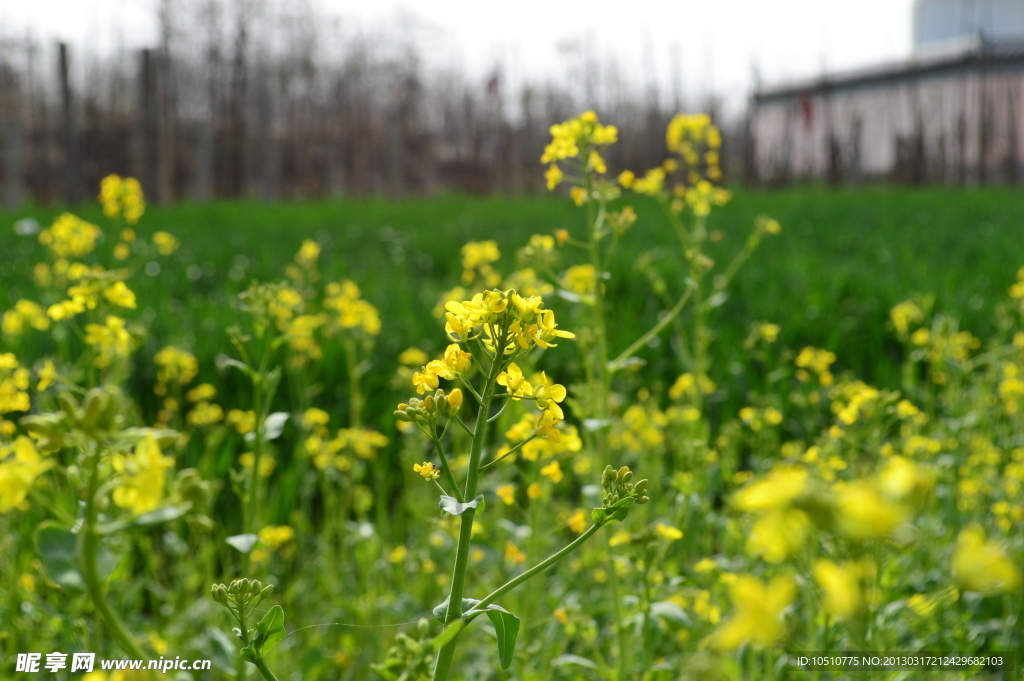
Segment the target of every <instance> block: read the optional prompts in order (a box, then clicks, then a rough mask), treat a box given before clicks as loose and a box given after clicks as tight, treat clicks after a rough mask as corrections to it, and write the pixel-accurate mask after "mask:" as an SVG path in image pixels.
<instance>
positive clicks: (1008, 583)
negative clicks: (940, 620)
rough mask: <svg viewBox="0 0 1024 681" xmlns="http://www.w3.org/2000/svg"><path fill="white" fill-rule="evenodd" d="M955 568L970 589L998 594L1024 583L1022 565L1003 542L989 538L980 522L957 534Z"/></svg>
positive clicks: (956, 573)
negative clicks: (1008, 554) (1009, 554)
mask: <svg viewBox="0 0 1024 681" xmlns="http://www.w3.org/2000/svg"><path fill="white" fill-rule="evenodd" d="M952 569H953V577H954V578H956V580H957V582H959V583H960V585H961V586H963V588H964V589H966V590H968V591H977V592H979V593H982V594H995V593H1000V592H1003V591H1017V590H1019V589H1020V586H1021V573H1020V567H1019V566H1018V565H1017V564H1016V563H1014V561H1013V560H1011V559H1010V558H1009V557H1008V556H1007V555H1006V552H1005V551H1004V550H1003V548H1002V547H1001V546H999V544H997V543H996V542H994V541H991V540H987V539H986V538H985V531H984V530H983V529H982V528H981V527H980V526H978V525H971V526H969V527H966V528H964V529H963V530H962V531H961V532H960V536H959V537H957V540H956V547H955V548H954V549H953V560H952Z"/></svg>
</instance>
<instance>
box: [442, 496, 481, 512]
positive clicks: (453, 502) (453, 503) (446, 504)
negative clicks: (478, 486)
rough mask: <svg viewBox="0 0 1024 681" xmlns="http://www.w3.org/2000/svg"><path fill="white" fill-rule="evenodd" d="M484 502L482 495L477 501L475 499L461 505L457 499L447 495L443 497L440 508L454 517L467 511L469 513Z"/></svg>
mask: <svg viewBox="0 0 1024 681" xmlns="http://www.w3.org/2000/svg"><path fill="white" fill-rule="evenodd" d="M483 500H484V495H483V494H481V495H479V496H478V497H477V498H476V499H473V500H472V501H467V502H466V503H461V502H460V501H459V500H458V499H456V498H455V497H450V496H448V495H447V494H443V495H441V504H440V506H441V510H442V511H445V512H446V513H450V514H452V515H462V514H463V513H465V512H466V511H468V510H469V509H471V508H477V507H478V506H479V505H480V503H481V502H482V501H483Z"/></svg>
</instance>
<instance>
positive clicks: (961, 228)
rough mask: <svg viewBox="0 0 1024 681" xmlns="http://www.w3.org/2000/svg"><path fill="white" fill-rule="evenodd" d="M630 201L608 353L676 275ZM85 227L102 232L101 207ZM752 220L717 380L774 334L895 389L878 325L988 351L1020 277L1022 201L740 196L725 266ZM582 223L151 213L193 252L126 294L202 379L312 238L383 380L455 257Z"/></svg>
mask: <svg viewBox="0 0 1024 681" xmlns="http://www.w3.org/2000/svg"><path fill="white" fill-rule="evenodd" d="M631 203H632V204H633V205H634V206H635V207H636V209H637V211H638V212H639V214H640V220H639V221H638V222H637V224H636V225H635V226H634V227H633V228H632V230H631V232H630V233H629V234H628V235H627V236H626V238H625V239H624V242H623V246H622V247H621V251H620V253H619V255H618V257H617V258H616V261H615V262H616V265H617V268H616V269H615V271H613V272H612V273H611V274H612V279H611V281H610V283H609V287H610V293H609V296H610V297H611V298H612V299H613V300H615V301H616V304H617V305H618V304H620V303H621V305H622V309H623V310H624V313H623V314H622V315H621V318H620V319H618V320H617V323H616V325H614V326H613V328H612V329H611V330H610V333H611V334H612V347H621V345H623V344H624V343H625V342H627V341H628V340H629V339H632V338H635V337H636V336H637V335H639V333H640V332H641V331H642V330H644V329H646V328H648V327H649V326H650V325H651V324H652V323H653V321H654V320H655V319H656V314H657V312H658V310H657V309H655V308H654V307H653V306H652V304H651V303H650V302H649V301H650V298H651V296H650V290H649V287H648V286H647V284H646V282H645V280H644V278H643V277H638V276H635V275H636V271H635V268H633V267H632V265H633V263H634V262H635V261H636V258H637V257H638V256H639V255H640V254H641V253H643V252H645V251H649V250H650V251H653V252H654V253H655V254H656V255H658V259H657V260H656V266H657V267H658V268H659V269H661V270H662V271H663V272H664V274H665V276H666V277H667V278H669V280H670V281H671V277H672V276H673V275H676V276H677V277H678V274H679V272H680V269H681V268H680V265H679V261H678V256H677V249H676V248H675V247H674V242H673V241H672V239H671V234H670V232H669V231H668V228H667V225H666V222H665V220H664V218H663V217H662V213H661V211H660V209H659V208H658V207H657V206H656V205H655V204H654V203H653V202H650V203H648V202H647V201H645V200H644V199H643V198H641V197H636V198H635V200H632V201H631ZM59 212H60V209H58V208H49V207H47V208H43V207H28V208H25V209H23V210H19V211H16V212H6V213H0V224H2V225H11V224H13V222H14V220H16V219H18V218H21V217H33V218H35V219H37V220H39V221H40V223H41V224H42V225H43V226H45V225H46V224H48V222H49V221H50V220H52V219H53V217H54V216H55V215H57V214H58V213H59ZM78 212H79V213H80V214H81V215H82V216H83V217H85V218H86V219H93V220H100V219H101V217H100V213H99V209H98V207H96V206H92V205H90V206H87V207H83V209H82V210H81V211H78ZM759 214H767V215H769V216H772V217H775V218H776V219H778V220H779V221H780V222H781V223H782V225H783V233H782V234H781V235H780V236H779V237H778V238H774V239H770V240H768V241H766V242H765V243H764V244H762V246H761V249H760V251H759V253H758V254H757V255H756V256H755V257H754V258H752V259H751V261H750V262H749V263H748V264H747V265H746V266H745V267H744V268H743V269H742V270H741V271H740V274H739V276H738V278H737V280H736V282H735V285H734V286H732V287H731V289H730V297H729V300H728V301H727V302H726V304H725V305H724V306H723V307H722V308H721V309H720V310H719V318H718V320H717V322H716V326H717V329H716V330H717V333H718V334H719V335H718V338H717V340H716V343H715V345H714V353H715V368H714V370H713V371H712V373H713V375H714V377H715V378H724V377H725V376H726V375H727V373H726V372H727V369H728V363H729V361H730V360H734V359H736V358H737V356H738V354H739V353H741V352H742V348H741V342H740V341H741V340H742V339H743V338H745V337H746V335H747V333H748V330H749V326H750V324H751V323H753V322H755V321H759V320H760V321H770V322H775V323H777V324H779V325H780V326H781V329H782V330H781V335H780V338H781V340H782V343H783V344H784V345H787V346H789V347H792V348H795V349H799V348H801V347H803V346H806V345H812V346H818V347H825V348H828V349H830V350H832V351H834V352H836V354H837V355H838V357H839V359H838V363H837V366H838V368H839V370H840V371H842V370H847V369H848V370H850V371H851V372H853V373H854V374H856V375H857V376H859V377H861V378H862V379H863V380H865V381H868V382H869V383H873V384H876V385H879V386H885V387H894V386H896V384H897V383H898V378H899V376H898V371H897V367H898V365H899V363H900V361H901V360H902V358H901V356H900V350H899V347H898V345H897V344H895V342H894V339H893V337H892V334H891V332H890V331H889V330H888V329H887V326H886V320H887V315H888V311H889V309H890V308H891V307H892V306H893V305H895V304H896V303H898V302H899V301H901V300H904V299H905V298H907V297H908V296H910V295H911V294H914V293H933V294H935V296H936V308H937V309H940V310H942V309H948V310H954V309H955V310H957V311H958V313H959V314H960V316H961V317H962V319H963V323H964V326H965V328H968V329H971V330H972V331H974V333H975V334H976V335H981V336H983V337H984V336H985V335H987V334H988V332H990V331H991V330H992V329H991V326H990V324H991V319H992V310H993V307H994V305H995V304H996V302H997V301H999V300H1001V299H1002V298H1003V297H1004V295H1005V292H1006V289H1007V287H1008V286H1009V285H1010V284H1011V283H1012V282H1013V279H1014V274H1015V272H1016V270H1017V268H1018V267H1019V266H1020V265H1021V264H1024V248H1021V243H1022V239H1024V193H1022V192H1020V191H1018V190H1016V189H1000V188H985V189H969V190H959V189H945V188H941V189H940V188H930V189H898V188H867V189H862V190H853V189H845V190H830V189H824V188H797V189H789V190H784V191H774V192H751V191H738V192H737V193H736V195H735V197H734V199H733V201H732V202H731V203H730V204H729V205H727V206H726V207H725V208H722V209H720V210H718V211H716V212H715V214H714V216H713V218H712V222H711V225H710V226H711V228H713V229H719V230H721V231H722V232H723V233H724V235H725V238H724V240H723V241H722V243H721V244H720V247H721V248H720V250H721V252H723V253H730V252H733V251H734V250H735V249H736V247H737V245H739V244H742V241H743V239H745V238H746V235H747V233H748V232H749V230H750V227H751V225H752V224H753V220H754V218H755V217H756V216H757V215H759ZM582 220H583V218H582V214H581V213H580V212H579V211H578V210H577V209H575V207H574V206H573V205H572V203H571V202H569V201H565V200H560V199H557V198H549V197H543V198H529V197H523V198H508V197H490V198H478V197H466V196H442V197H437V198H431V199H405V200H402V201H386V200H382V199H381V200H362V201H356V200H342V199H339V200H334V201H321V202H303V203H273V204H261V203H255V202H249V203H228V202H216V203H211V204H183V205H176V206H170V207H152V208H150V209H149V211H148V213H147V215H146V219H145V221H144V223H143V224H144V229H145V231H148V232H152V231H157V230H166V231H169V232H171V233H173V234H174V235H176V236H177V237H178V238H179V239H180V240H181V242H182V244H183V246H182V248H181V249H180V250H179V251H178V252H177V253H175V254H174V256H172V258H171V259H170V260H169V261H166V262H164V264H163V270H162V272H161V273H160V274H159V275H158V276H156V277H139V278H138V279H136V280H135V283H134V287H135V288H136V289H137V292H138V294H139V296H140V298H141V299H143V300H147V301H160V304H161V307H160V308H158V309H156V310H155V313H156V314H155V315H153V313H152V312H150V313H148V315H149V317H150V318H152V327H151V334H152V335H151V336H150V338H149V340H148V342H149V344H150V347H152V348H154V351H155V349H156V347H157V346H160V345H161V344H163V343H168V342H182V341H184V342H185V343H186V345H188V346H190V347H194V349H195V351H196V352H197V353H198V355H199V357H200V359H201V361H202V362H203V367H204V370H209V369H210V367H211V365H212V362H213V358H214V356H215V355H216V354H217V353H218V352H222V351H224V350H225V347H226V345H225V338H224V336H223V334H219V333H210V332H209V331H210V330H211V329H215V328H223V327H224V325H225V324H226V323H229V320H228V319H226V318H225V317H224V315H226V314H229V313H228V312H227V306H226V305H225V301H226V299H227V298H230V297H231V294H233V293H235V292H238V291H241V290H243V289H244V288H245V287H246V286H247V285H248V284H249V282H250V281H251V280H252V279H254V278H255V279H259V280H261V281H271V280H274V279H276V278H280V276H281V272H282V271H283V268H284V266H285V264H287V263H288V262H289V261H290V260H291V258H292V255H293V254H294V253H295V252H296V250H297V249H298V247H299V245H300V244H301V243H302V241H303V239H306V238H313V239H316V240H317V241H319V242H320V243H321V244H322V245H323V246H324V253H323V256H322V257H321V269H322V271H323V273H324V276H325V278H326V279H328V280H330V279H331V278H350V279H352V280H354V281H355V282H356V283H358V284H359V286H360V287H361V289H362V290H363V295H364V296H365V297H366V298H367V299H368V300H370V301H371V302H372V303H373V304H374V305H376V306H377V307H378V308H379V309H380V311H381V315H382V318H383V319H384V333H383V334H382V336H381V338H380V341H379V342H378V344H377V350H376V361H377V362H378V363H379V364H380V365H382V366H387V365H389V364H390V363H392V362H393V358H394V357H395V356H396V355H397V353H398V352H399V351H401V350H402V349H403V348H405V347H406V346H408V345H411V344H416V343H419V342H421V341H422V340H423V339H427V338H432V337H435V336H436V333H435V330H436V329H437V322H436V320H434V319H433V318H432V317H430V316H429V315H424V314H423V310H425V309H431V308H433V306H434V305H435V303H436V301H437V299H438V296H439V294H440V293H441V292H442V291H443V290H447V289H448V288H451V287H452V286H453V285H455V284H456V283H457V282H458V277H459V272H460V268H459V254H458V250H459V247H460V246H461V245H462V244H464V243H465V242H467V241H473V240H476V241H479V240H484V239H494V240H496V241H497V242H498V244H499V246H500V248H501V251H502V255H503V258H502V260H501V261H500V262H499V263H498V267H499V270H501V271H504V272H505V273H508V272H510V271H512V270H513V269H514V268H515V251H516V249H518V248H519V247H520V246H521V245H522V244H524V243H525V242H526V240H527V239H528V238H529V237H530V235H531V234H538V233H539V234H550V233H552V232H553V231H554V230H556V229H559V228H566V229H570V230H573V229H576V230H577V231H579V230H580V229H582V226H581V225H582ZM0 248H2V249H4V251H5V252H6V253H11V254H16V257H12V258H10V259H8V260H6V262H4V263H3V265H2V266H0V287H2V290H4V291H6V292H7V298H8V299H9V300H10V301H11V302H14V301H15V300H17V299H18V297H19V295H20V294H21V293H22V292H24V290H25V285H24V282H25V281H26V279H27V278H28V277H27V274H28V272H29V271H30V268H31V266H32V264H33V263H34V262H36V261H37V260H38V259H39V258H40V257H41V255H42V253H43V250H44V249H43V248H42V247H41V246H39V245H38V244H36V243H35V242H34V240H33V239H29V238H21V237H17V236H15V235H14V234H13V232H12V230H11V229H10V228H6V229H3V230H2V231H0ZM714 252H715V251H714V250H713V251H712V253H714ZM570 253H571V251H570ZM566 264H571V263H566ZM236 265H239V267H235V266H236ZM189 268H192V270H191V276H189ZM233 268H234V269H233ZM154 294H157V295H154ZM204 322H205V323H206V324H207V326H206V327H205V331H204V327H203V323H204ZM426 349H437V348H426ZM648 358H650V359H652V360H656V359H659V358H664V359H665V361H666V362H667V365H666V367H665V371H666V375H668V374H671V375H672V376H674V375H675V373H677V372H678V370H679V367H676V366H671V361H670V360H669V359H668V353H666V352H662V353H661V354H660V355H659V354H658V352H657V351H654V350H652V351H650V352H649V354H648ZM384 373H386V374H389V373H390V372H388V371H385V372H384Z"/></svg>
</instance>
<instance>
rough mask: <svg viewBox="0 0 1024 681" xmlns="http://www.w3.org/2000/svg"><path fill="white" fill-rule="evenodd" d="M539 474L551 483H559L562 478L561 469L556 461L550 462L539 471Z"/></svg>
mask: <svg viewBox="0 0 1024 681" xmlns="http://www.w3.org/2000/svg"><path fill="white" fill-rule="evenodd" d="M540 474H541V475H543V476H544V477H546V478H548V479H550V480H551V482H553V483H556V484H557V483H559V482H561V481H562V478H563V477H564V476H563V475H562V467H561V466H559V465H558V462H557V461H552V462H551V463H549V464H548V465H547V466H544V467H543V468H541V469H540Z"/></svg>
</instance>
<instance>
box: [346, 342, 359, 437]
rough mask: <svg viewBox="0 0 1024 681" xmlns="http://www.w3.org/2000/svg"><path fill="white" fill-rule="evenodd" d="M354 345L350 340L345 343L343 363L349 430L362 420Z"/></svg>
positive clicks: (357, 366)
mask: <svg viewBox="0 0 1024 681" xmlns="http://www.w3.org/2000/svg"><path fill="white" fill-rule="evenodd" d="M356 359H357V358H356V344H355V342H354V341H352V340H351V339H350V340H348V341H347V342H346V343H345V363H346V365H347V368H348V421H349V426H348V427H349V428H358V427H359V426H360V422H361V420H362V412H363V394H362V390H361V389H360V385H359V379H360V378H361V372H360V371H359V364H358V363H357V362H356Z"/></svg>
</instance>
